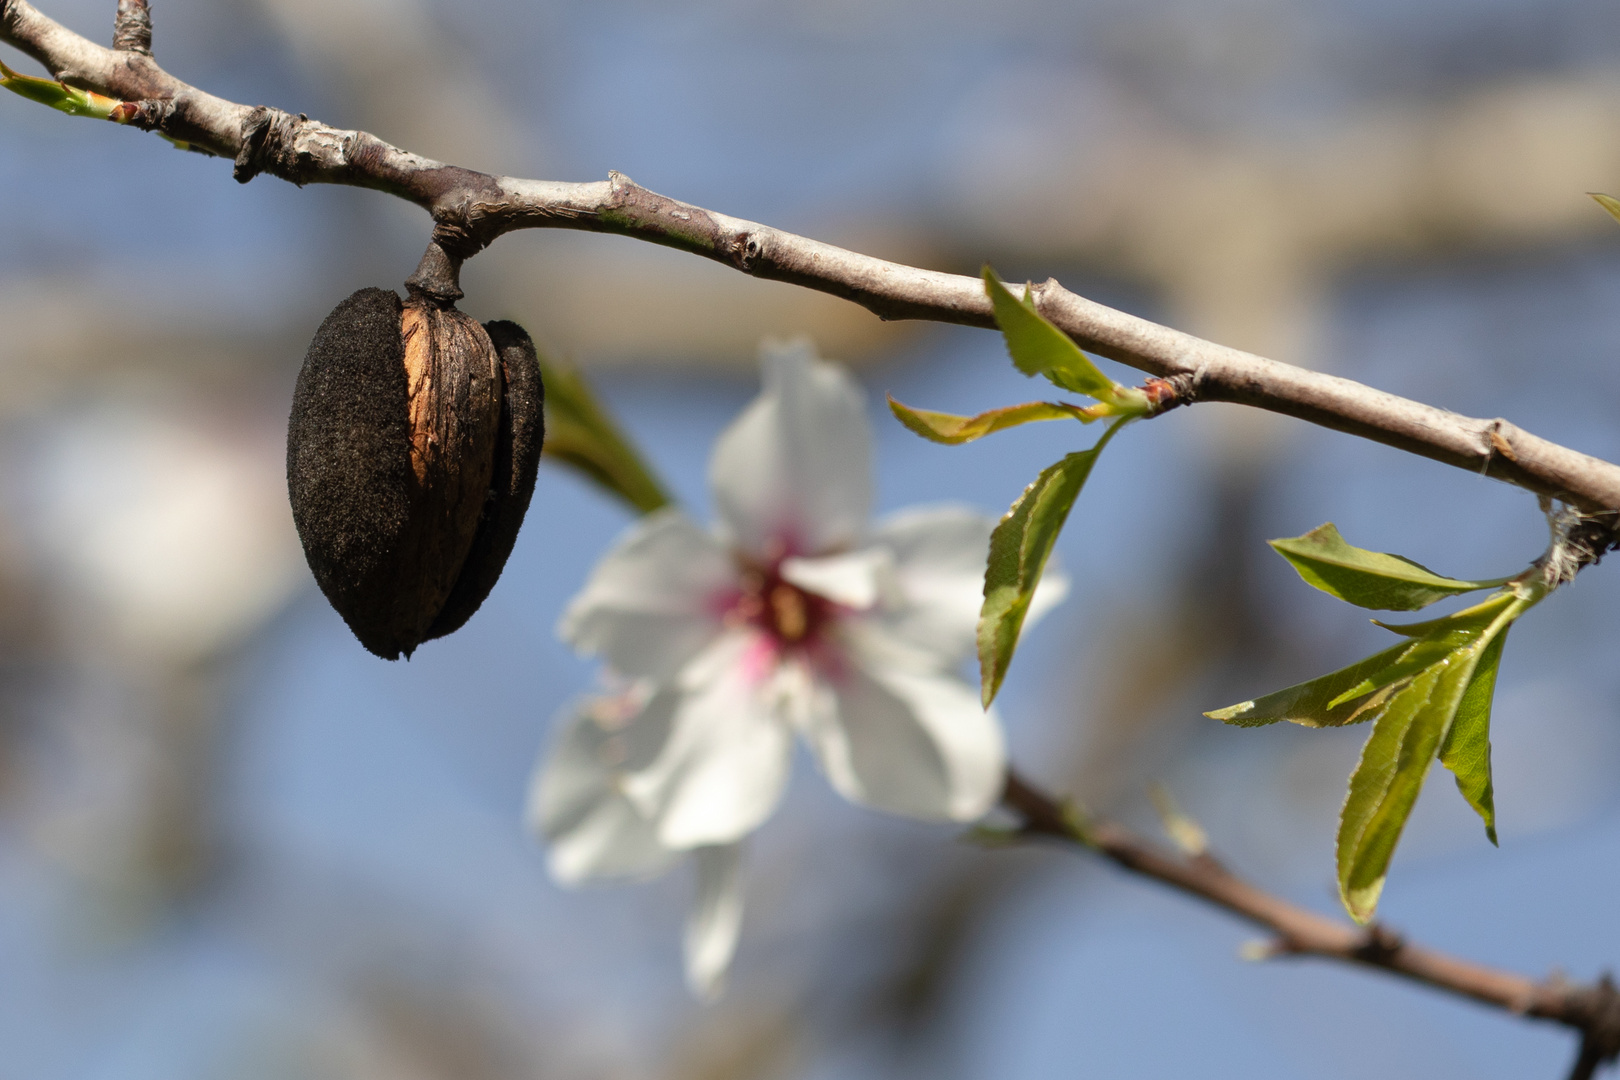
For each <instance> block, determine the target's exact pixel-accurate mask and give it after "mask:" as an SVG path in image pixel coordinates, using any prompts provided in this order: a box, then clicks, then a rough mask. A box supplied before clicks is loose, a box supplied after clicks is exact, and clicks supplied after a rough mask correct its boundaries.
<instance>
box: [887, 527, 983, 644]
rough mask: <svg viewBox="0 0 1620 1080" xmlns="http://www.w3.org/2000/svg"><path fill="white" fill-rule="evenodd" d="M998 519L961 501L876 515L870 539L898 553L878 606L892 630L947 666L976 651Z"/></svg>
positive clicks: (895, 554) (895, 553)
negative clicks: (883, 599) (992, 536)
mask: <svg viewBox="0 0 1620 1080" xmlns="http://www.w3.org/2000/svg"><path fill="white" fill-rule="evenodd" d="M995 527H996V523H995V521H994V520H993V519H991V518H989V517H987V516H986V515H984V514H981V513H979V512H978V511H975V510H970V509H968V508H966V507H962V506H925V507H915V508H912V509H909V510H903V511H901V512H900V513H898V514H892V515H890V516H889V517H886V518H884V519H883V520H882V521H880V522H878V524H877V528H876V529H875V530H874V533H873V537H872V539H873V541H874V542H875V543H877V544H878V545H881V546H883V547H886V548H888V549H889V551H891V552H892V553H893V556H894V575H893V580H894V586H895V587H894V589H893V590H892V591H891V593H890V595H889V596H888V597H887V598H886V602H885V603H884V605H883V608H882V611H881V617H882V621H883V624H884V626H885V627H887V628H888V629H889V630H890V631H891V632H893V633H894V634H896V635H898V636H900V637H903V638H905V639H906V640H907V641H910V642H912V643H914V644H917V645H921V646H923V647H926V648H928V649H930V650H932V651H933V652H935V653H937V654H938V655H939V657H940V659H941V665H942V666H943V667H952V666H954V665H956V664H957V663H960V662H961V661H962V660H963V659H965V658H966V657H968V656H971V655H972V654H973V651H974V638H975V634H976V633H977V629H978V625H979V609H980V607H982V606H983V604H984V564H985V559H986V558H987V557H988V555H989V552H990V533H991V532H992V531H993V530H994V529H995Z"/></svg>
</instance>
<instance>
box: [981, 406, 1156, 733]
mask: <svg viewBox="0 0 1620 1080" xmlns="http://www.w3.org/2000/svg"><path fill="white" fill-rule="evenodd" d="M1129 422H1130V418H1129V417H1124V418H1122V419H1119V420H1116V421H1115V422H1114V425H1113V426H1112V427H1110V428H1109V429H1108V430H1107V431H1106V432H1105V433H1104V434H1103V437H1102V438H1101V439H1099V440H1097V445H1096V446H1093V447H1092V448H1091V449H1090V450H1080V451H1077V452H1076V453H1073V454H1069V455H1068V456H1067V457H1065V458H1063V460H1061V461H1059V462H1057V463H1056V464H1054V465H1050V466H1048V467H1047V468H1045V469H1044V470H1042V472H1041V474H1040V475H1039V476H1038V477H1036V478H1035V482H1034V483H1033V484H1030V485H1029V486H1028V487H1027V488H1025V489H1024V493H1023V494H1022V495H1020V496H1018V499H1017V501H1015V502H1014V503H1013V504H1012V507H1011V509H1009V510H1008V511H1007V514H1006V516H1005V517H1003V518H1002V519H1001V522H1000V524H998V525H997V526H996V528H995V531H994V532H992V533H991V534H990V557H989V560H988V561H987V563H986V565H985V571H984V606H983V607H982V608H981V609H980V611H979V635H978V636H979V686H980V694H981V697H982V698H983V700H984V706H985V708H989V707H990V703H991V702H992V701H994V700H995V698H996V694H997V693H998V692H1000V690H1001V683H1002V680H1003V679H1005V678H1006V677H1007V667H1008V665H1010V664H1011V663H1012V658H1013V652H1014V650H1016V649H1017V648H1018V635H1019V633H1020V631H1022V629H1023V627H1024V617H1025V616H1026V615H1027V614H1028V613H1029V605H1030V601H1031V600H1033V599H1034V598H1035V587H1036V586H1037V585H1039V584H1040V583H1041V573H1042V571H1044V570H1045V569H1046V560H1047V559H1048V558H1049V557H1050V556H1051V554H1052V545H1053V544H1055V543H1057V538H1058V534H1059V533H1060V532H1062V531H1063V523H1064V521H1066V520H1067V519H1068V517H1069V509H1070V508H1071V507H1072V506H1074V500H1075V499H1076V498H1077V497H1078V496H1079V494H1080V489H1081V488H1082V487H1084V486H1085V484H1086V478H1087V477H1089V476H1090V475H1091V469H1092V466H1094V465H1095V464H1096V463H1097V458H1098V456H1099V455H1100V454H1101V453H1102V452H1103V448H1104V447H1105V446H1107V445H1108V440H1110V439H1112V438H1113V437H1114V433H1115V432H1116V431H1118V430H1119V429H1120V428H1121V427H1123V426H1125V425H1126V424H1127V423H1129Z"/></svg>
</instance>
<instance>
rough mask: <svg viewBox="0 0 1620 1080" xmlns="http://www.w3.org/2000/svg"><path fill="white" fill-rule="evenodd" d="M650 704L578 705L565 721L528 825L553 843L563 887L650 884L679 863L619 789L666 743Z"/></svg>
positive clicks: (636, 697)
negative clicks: (597, 881) (602, 882)
mask: <svg viewBox="0 0 1620 1080" xmlns="http://www.w3.org/2000/svg"><path fill="white" fill-rule="evenodd" d="M644 698H645V694H637V693H629V694H623V695H614V696H609V697H599V698H592V699H587V700H585V701H582V702H579V703H578V704H576V705H575V706H574V707H573V708H572V709H571V710H570V711H569V712H567V713H565V714H564V717H563V718H562V722H563V724H564V726H563V728H562V730H561V732H560V733H559V735H558V737H557V740H556V742H555V744H554V745H553V746H552V748H551V750H550V752H549V753H548V754H546V756H545V757H544V758H543V759H542V761H541V762H540V763H539V765H537V766H536V768H535V773H534V778H533V780H532V781H531V782H530V784H529V796H528V806H527V809H526V812H525V818H526V820H527V822H528V825H529V828H530V829H532V830H533V831H534V832H535V833H537V834H538V835H540V836H542V837H544V838H545V840H546V841H547V842H548V844H549V846H550V851H549V853H548V863H549V865H550V868H551V873H552V876H553V877H555V878H556V879H557V880H558V881H560V882H562V883H563V884H566V885H574V884H578V883H579V882H582V881H586V880H589V879H592V878H622V877H648V876H651V875H653V874H658V873H662V872H663V871H664V870H666V869H668V868H669V867H670V866H671V865H672V864H673V863H674V861H675V859H676V853H675V852H673V851H671V850H670V849H668V848H666V847H665V846H664V845H662V844H660V843H659V842H658V831H657V829H656V827H655V826H654V824H653V822H652V821H650V820H648V819H647V818H646V817H645V816H643V815H642V814H641V812H640V811H639V810H638V809H637V808H636V806H635V804H634V803H632V802H631V801H630V800H629V799H628V798H627V797H626V796H625V794H624V792H623V789H622V787H621V780H620V777H621V776H622V774H623V771H624V769H625V768H627V767H634V766H637V765H639V764H643V763H645V762H646V761H649V760H651V759H652V758H653V757H655V756H656V755H657V753H658V750H659V749H660V748H661V747H662V745H663V742H664V740H665V739H666V738H667V736H668V728H667V726H666V725H665V724H664V723H663V719H664V717H661V716H660V714H659V713H658V712H656V711H655V712H652V713H649V712H647V711H646V710H645V709H644V708H643V707H642V700H640V699H644Z"/></svg>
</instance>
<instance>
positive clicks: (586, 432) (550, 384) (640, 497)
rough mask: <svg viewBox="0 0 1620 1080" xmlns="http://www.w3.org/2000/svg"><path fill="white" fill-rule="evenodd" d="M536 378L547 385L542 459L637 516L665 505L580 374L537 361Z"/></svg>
mask: <svg viewBox="0 0 1620 1080" xmlns="http://www.w3.org/2000/svg"><path fill="white" fill-rule="evenodd" d="M540 378H541V380H542V381H543V382H544V383H545V387H546V406H545V408H546V441H545V446H544V448H543V449H542V450H541V456H542V460H551V461H555V462H557V463H558V464H561V465H566V466H568V467H569V468H571V469H573V470H574V471H576V472H578V473H580V474H582V475H583V476H584V477H585V478H586V479H587V480H590V481H591V482H592V483H594V484H596V485H597V486H598V487H601V488H603V489H605V490H606V491H608V492H609V493H610V494H613V495H616V496H618V497H619V498H620V499H622V500H623V501H624V502H625V503H627V504H629V506H630V508H631V509H633V510H636V511H638V512H640V513H643V514H650V513H652V512H653V511H654V510H657V509H658V508H659V507H661V506H665V505H667V504H668V503H669V501H670V498H669V495H668V494H667V493H666V492H665V491H664V488H663V486H662V485H661V484H659V482H658V478H657V476H656V475H655V474H654V473H653V471H652V470H651V469H650V468H648V467H647V464H646V462H645V461H643V460H642V458H641V455H640V454H639V453H637V452H636V448H635V446H634V445H633V444H632V443H631V442H630V440H629V439H628V438H626V437H625V435H624V433H623V432H621V431H620V430H619V427H618V425H617V424H615V423H614V422H613V418H612V417H611V416H610V415H609V414H608V412H607V410H606V409H605V408H603V407H602V405H601V404H600V403H599V402H598V401H597V400H596V395H595V393H593V392H592V390H591V387H590V384H589V383H587V382H586V381H585V379H584V377H583V376H582V375H580V373H579V372H577V371H575V370H573V369H572V368H567V367H563V366H561V365H558V364H554V363H552V362H550V361H548V360H547V359H546V358H545V357H541V358H540Z"/></svg>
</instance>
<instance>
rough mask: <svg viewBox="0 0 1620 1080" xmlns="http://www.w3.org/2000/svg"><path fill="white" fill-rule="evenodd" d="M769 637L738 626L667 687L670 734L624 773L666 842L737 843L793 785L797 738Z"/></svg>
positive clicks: (663, 697) (682, 846) (634, 796)
mask: <svg viewBox="0 0 1620 1080" xmlns="http://www.w3.org/2000/svg"><path fill="white" fill-rule="evenodd" d="M767 650H768V645H767V643H766V642H765V640H764V639H763V638H762V637H760V636H759V635H757V634H756V633H754V632H753V631H749V630H734V631H730V632H728V633H726V634H725V635H723V636H722V637H721V638H720V639H719V640H717V641H716V642H715V643H714V645H713V646H711V647H710V648H709V649H708V650H706V651H705V652H704V654H703V655H701V656H699V657H698V658H697V659H695V660H694V661H693V662H692V663H691V664H689V665H688V666H687V667H686V668H685V669H684V670H683V671H682V672H681V681H680V685H679V687H678V688H677V689H676V690H675V691H672V692H670V693H668V694H660V695H659V697H658V698H657V699H655V700H654V702H653V704H652V705H649V707H648V708H649V711H650V710H651V709H652V708H653V707H655V706H659V705H660V702H664V703H665V706H664V707H667V708H668V711H669V719H668V723H669V725H670V728H669V740H668V742H667V743H666V744H665V745H664V747H663V750H662V752H661V753H660V754H659V755H658V758H657V759H656V760H655V761H653V762H652V763H651V764H650V765H649V766H648V767H646V768H645V769H641V770H639V771H637V772H634V773H631V774H630V775H629V776H627V777H626V778H625V792H626V794H628V795H629V796H630V798H631V799H632V800H634V801H635V803H636V805H637V806H638V807H639V808H640V809H641V812H642V813H643V814H645V815H646V816H647V817H649V818H651V819H653V820H655V821H656V822H657V823H658V837H659V840H660V841H661V842H662V843H663V844H664V845H665V846H667V847H672V848H679V849H685V848H692V847H698V846H701V845H705V844H729V843H732V842H733V841H736V840H739V839H741V838H742V837H744V836H746V835H747V834H748V833H750V832H752V831H753V830H754V829H755V828H757V827H758V826H759V825H760V824H761V823H762V822H763V821H764V820H765V819H766V818H768V817H770V815H771V811H773V810H775V809H776V804H777V802H778V801H780V799H781V797H782V790H783V788H784V787H786V785H787V777H788V765H789V760H790V757H791V753H792V749H793V738H792V734H791V733H790V732H789V730H788V728H787V725H785V724H784V723H783V722H782V721H781V719H780V718H779V716H778V714H777V704H776V701H775V698H776V696H777V694H778V691H777V690H776V684H777V679H776V678H775V658H774V656H771V655H770V654H769V652H768V651H767Z"/></svg>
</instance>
